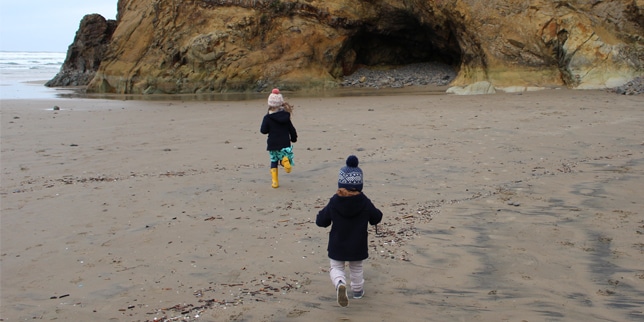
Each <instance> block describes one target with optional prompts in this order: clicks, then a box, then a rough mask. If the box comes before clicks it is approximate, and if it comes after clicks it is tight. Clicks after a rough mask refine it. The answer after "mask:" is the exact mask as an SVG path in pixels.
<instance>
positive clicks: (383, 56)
mask: <svg viewBox="0 0 644 322" xmlns="http://www.w3.org/2000/svg"><path fill="white" fill-rule="evenodd" d="M382 17H386V18H382V19H381V20H380V21H378V24H377V25H371V24H364V25H362V26H360V27H358V29H356V31H355V33H354V34H353V35H351V36H350V37H349V39H348V40H347V41H346V42H345V43H344V45H343V48H342V50H341V51H340V56H339V57H338V58H339V61H338V63H339V64H340V66H341V69H342V72H341V75H336V77H344V76H348V75H351V74H353V73H354V72H355V71H356V70H358V69H360V68H384V69H387V68H396V67H400V66H405V65H411V64H418V63H436V64H442V65H447V66H449V67H450V68H451V69H452V70H453V71H454V72H455V73H457V72H458V69H459V66H460V65H461V61H462V52H461V49H460V46H459V44H458V41H457V38H456V37H455V35H454V33H453V31H452V30H451V29H450V28H449V27H448V26H442V25H434V26H432V25H429V24H424V23H421V22H420V21H419V20H418V18H417V17H415V16H413V15H411V14H410V13H408V12H395V13H391V12H390V13H388V14H384V15H382ZM338 74H339V71H338Z"/></svg>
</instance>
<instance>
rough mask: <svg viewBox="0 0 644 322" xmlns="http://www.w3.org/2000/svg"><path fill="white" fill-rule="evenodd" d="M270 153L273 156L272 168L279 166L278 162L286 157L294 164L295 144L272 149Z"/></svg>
mask: <svg viewBox="0 0 644 322" xmlns="http://www.w3.org/2000/svg"><path fill="white" fill-rule="evenodd" d="M268 154H269V155H270V156H271V168H277V164H278V163H279V162H280V161H282V159H283V158H284V157H287V158H288V161H289V162H290V163H291V165H293V164H294V163H293V146H292V145H291V146H289V147H286V148H283V149H281V150H272V151H268Z"/></svg>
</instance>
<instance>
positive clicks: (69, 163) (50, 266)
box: [0, 89, 644, 321]
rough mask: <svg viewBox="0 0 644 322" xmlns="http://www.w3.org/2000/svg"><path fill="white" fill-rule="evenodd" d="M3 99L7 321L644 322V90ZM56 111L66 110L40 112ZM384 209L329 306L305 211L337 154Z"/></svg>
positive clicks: (1, 314) (312, 209)
mask: <svg viewBox="0 0 644 322" xmlns="http://www.w3.org/2000/svg"><path fill="white" fill-rule="evenodd" d="M285 97H286V98H287V100H288V101H289V102H290V103H292V104H293V105H295V113H294V115H293V122H294V125H295V127H296V128H297V130H298V134H299V140H298V142H297V143H296V144H295V148H294V152H295V160H294V161H295V165H294V168H293V172H292V173H289V174H286V173H284V171H281V172H280V177H279V178H280V187H279V188H278V189H273V188H271V181H270V173H269V160H268V154H267V152H266V151H265V150H266V137H265V136H264V135H262V134H260V133H259V125H260V123H261V119H262V116H263V115H264V113H265V112H266V107H265V105H266V100H265V98H262V99H257V100H244V101H220V102H214V101H181V100H174V101H136V100H108V99H82V98H78V99H62V98H61V99H40V100H34V99H19V100H2V101H1V102H0V106H1V107H0V112H1V114H0V118H1V124H0V126H1V128H0V129H1V133H0V134H1V147H0V148H1V150H0V157H1V160H0V161H1V167H2V174H1V190H0V194H1V195H0V196H1V209H0V210H1V216H0V220H1V222H0V224H1V231H0V234H1V270H0V274H1V276H0V277H1V283H2V284H1V310H0V321H24V320H59V321H155V320H157V321H192V320H196V321H642V320H643V319H644V210H643V209H644V198H643V197H644V193H643V191H644V97H642V96H641V95H640V96H624V95H616V94H614V93H608V92H606V91H581V90H577V91H573V90H565V89H548V90H544V91H539V92H527V93H518V94H508V93H498V94H495V95H479V96H453V95H446V94H442V95H423V94H422V93H416V94H407V95H387V96H380V95H366V96H354V97H293V98H289V94H288V93H285ZM53 106H58V107H60V110H57V111H55V110H53V109H52V108H53ZM350 154H355V155H357V156H358V157H359V158H360V167H361V168H362V170H363V172H364V180H365V182H364V192H365V194H366V195H367V196H368V197H369V198H370V199H371V200H372V201H373V202H374V204H375V205H376V206H377V207H379V208H380V209H381V210H382V211H383V213H384V217H383V222H382V223H381V224H380V225H378V227H377V231H376V230H375V229H374V228H373V227H371V228H370V235H369V242H370V259H369V260H368V261H367V262H366V264H365V279H366V284H365V291H366V294H365V297H364V298H362V299H356V300H353V299H350V302H349V306H348V307H347V308H342V307H340V306H338V304H337V303H336V298H335V292H334V288H333V285H332V284H331V282H330V280H329V277H328V265H329V262H328V258H327V254H326V243H327V234H328V229H324V228H319V227H317V226H316V225H315V216H316V214H317V212H318V211H319V209H320V208H321V207H323V206H324V205H325V204H326V202H327V201H328V199H329V198H330V197H331V196H332V195H333V193H334V192H335V189H336V188H337V174H338V170H339V169H340V168H341V167H342V166H343V165H344V161H345V159H346V157H347V156H348V155H350Z"/></svg>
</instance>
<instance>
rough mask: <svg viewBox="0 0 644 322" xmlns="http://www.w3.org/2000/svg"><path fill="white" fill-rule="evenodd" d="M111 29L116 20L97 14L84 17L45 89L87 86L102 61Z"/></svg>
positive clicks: (114, 25) (112, 29)
mask: <svg viewBox="0 0 644 322" xmlns="http://www.w3.org/2000/svg"><path fill="white" fill-rule="evenodd" d="M114 29H116V21H115V20H106V19H105V18H103V16H101V15H98V14H90V15H86V16H85V17H83V19H82V20H81V22H80V26H79V28H78V31H77V32H76V36H75V37H74V42H73V43H72V44H71V45H70V46H69V48H68V49H67V57H66V58H65V62H64V63H63V66H62V67H61V70H60V72H59V73H58V74H57V75H56V76H55V77H54V78H53V79H51V80H50V81H48V82H47V83H45V86H50V87H55V86H80V85H87V84H88V83H89V82H90V81H91V80H92V78H94V76H95V75H96V71H97V70H98V68H99V66H100V64H101V61H102V60H103V58H104V57H105V53H106V52H107V48H108V46H109V44H110V39H111V37H112V33H114Z"/></svg>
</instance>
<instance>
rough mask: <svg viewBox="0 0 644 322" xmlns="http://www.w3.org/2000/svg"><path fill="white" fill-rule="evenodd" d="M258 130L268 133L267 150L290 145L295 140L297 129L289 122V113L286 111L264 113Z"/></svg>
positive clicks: (275, 149) (279, 148) (276, 149)
mask: <svg viewBox="0 0 644 322" xmlns="http://www.w3.org/2000/svg"><path fill="white" fill-rule="evenodd" d="M259 131H260V132H261V133H262V134H268V139H266V150H267V151H279V150H281V149H283V148H287V147H289V146H291V142H293V143H295V142H297V131H295V127H294V126H293V123H292V122H291V113H289V112H286V111H279V112H275V113H272V114H266V115H264V119H263V120H262V125H261V126H260V128H259Z"/></svg>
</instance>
